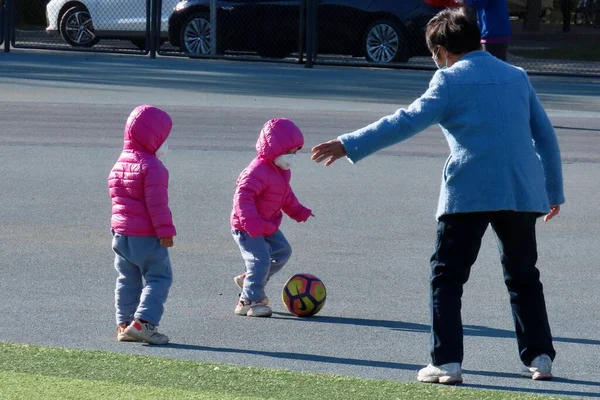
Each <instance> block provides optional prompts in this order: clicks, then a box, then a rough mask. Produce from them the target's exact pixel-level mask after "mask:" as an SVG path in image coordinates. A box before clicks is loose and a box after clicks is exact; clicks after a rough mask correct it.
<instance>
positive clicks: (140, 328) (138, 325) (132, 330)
mask: <svg viewBox="0 0 600 400" xmlns="http://www.w3.org/2000/svg"><path fill="white" fill-rule="evenodd" d="M125 333H126V334H127V335H129V336H131V337H133V338H135V339H137V340H143V341H144V342H146V343H149V344H167V343H169V337H168V336H167V335H163V334H162V333H158V329H156V326H154V325H152V324H151V323H149V322H142V321H141V320H139V319H137V318H136V319H135V320H134V321H133V322H132V323H131V325H129V326H128V327H127V328H125Z"/></svg>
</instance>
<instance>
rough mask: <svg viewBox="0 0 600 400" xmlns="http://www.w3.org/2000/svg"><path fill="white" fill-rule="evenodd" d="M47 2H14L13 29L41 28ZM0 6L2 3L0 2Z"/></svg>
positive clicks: (16, 0)
mask: <svg viewBox="0 0 600 400" xmlns="http://www.w3.org/2000/svg"><path fill="white" fill-rule="evenodd" d="M48 1H49V0H15V2H14V3H13V4H14V7H15V8H14V13H15V20H14V21H15V22H14V23H15V27H16V28H17V29H32V28H33V29H35V28H38V29H39V28H41V27H43V26H44V25H45V24H46V4H47V3H48ZM0 4H2V1H1V0H0Z"/></svg>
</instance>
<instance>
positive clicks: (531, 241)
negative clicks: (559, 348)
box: [431, 211, 556, 365]
mask: <svg viewBox="0 0 600 400" xmlns="http://www.w3.org/2000/svg"><path fill="white" fill-rule="evenodd" d="M537 216H538V214H535V213H528V212H513V211H495V212H477V213H463V214H449V215H444V216H442V217H440V218H439V222H438V230H437V239H436V244H435V250H434V253H433V255H432V256H431V312H432V322H431V359H432V364H434V365H442V364H446V363H451V362H458V363H462V361H463V354H464V351H463V327H462V320H461V304H462V303H461V297H462V294H463V285H464V284H465V283H466V282H467V280H468V279H469V272H470V270H471V266H472V265H473V264H474V263H475V260H476V259H477V254H478V253H479V248H480V246H481V240H482V238H483V235H484V233H485V231H486V229H487V227H488V225H490V224H491V226H492V229H493V230H494V232H495V234H496V237H497V241H498V248H499V250H500V261H501V263H502V267H503V269H504V282H505V283H506V287H507V289H508V293H509V295H510V304H511V308H512V314H513V318H514V322H515V331H516V335H517V344H518V347H519V353H520V357H521V360H522V361H523V363H524V364H525V365H530V364H531V361H532V360H533V359H534V358H535V357H536V356H538V355H540V354H547V355H548V356H550V358H551V359H554V356H555V355H556V352H555V351H554V348H553V346H552V334H551V332H550V326H549V324H548V315H547V312H546V304H545V300H544V293H543V287H542V283H541V282H540V279H539V278H540V273H539V271H538V269H537V268H536V266H535V264H536V262H537V243H536V238H535V223H536V218H537Z"/></svg>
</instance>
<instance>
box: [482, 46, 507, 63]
mask: <svg viewBox="0 0 600 400" xmlns="http://www.w3.org/2000/svg"><path fill="white" fill-rule="evenodd" d="M482 46H483V50H484V51H487V52H488V53H490V54H491V55H493V56H494V57H496V58H499V59H500V60H502V61H506V55H507V52H508V43H483V44H482Z"/></svg>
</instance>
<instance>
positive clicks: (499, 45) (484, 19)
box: [463, 0, 511, 61]
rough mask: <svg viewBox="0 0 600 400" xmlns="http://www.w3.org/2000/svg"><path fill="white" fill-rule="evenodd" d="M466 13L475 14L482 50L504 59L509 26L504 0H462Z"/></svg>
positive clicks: (506, 5)
mask: <svg viewBox="0 0 600 400" xmlns="http://www.w3.org/2000/svg"><path fill="white" fill-rule="evenodd" d="M463 5H464V7H465V8H466V11H467V13H474V14H475V15H476V16H477V25H479V29H480V31H481V44H482V46H483V50H485V51H487V52H489V53H490V54H492V55H494V56H496V57H498V58H499V59H501V60H502V61H506V54H507V51H508V43H509V42H510V35H511V27H510V16H509V14H508V4H507V1H506V0H464V2H463Z"/></svg>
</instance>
